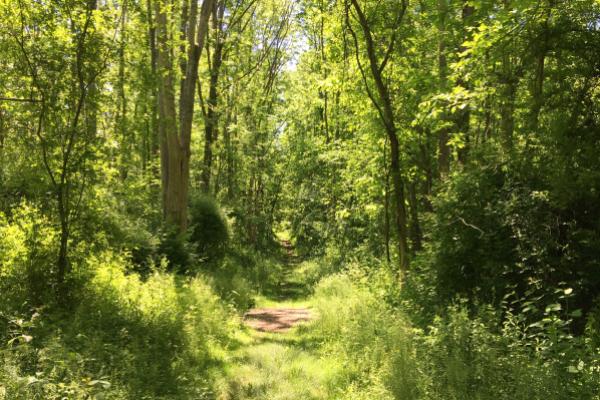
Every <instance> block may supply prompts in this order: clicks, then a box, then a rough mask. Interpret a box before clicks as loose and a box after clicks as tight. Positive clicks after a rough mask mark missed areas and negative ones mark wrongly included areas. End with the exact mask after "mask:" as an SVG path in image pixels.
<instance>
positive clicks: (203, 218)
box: [188, 195, 229, 263]
mask: <svg viewBox="0 0 600 400" xmlns="http://www.w3.org/2000/svg"><path fill="white" fill-rule="evenodd" d="M189 212H190V228H189V231H190V233H189V238H188V241H189V242H190V243H191V244H193V245H194V246H195V248H196V251H197V254H198V256H199V257H200V258H201V259H202V260H203V261H206V262H208V263H218V262H219V261H220V260H222V258H223V256H224V255H225V252H226V250H227V243H228V241H229V227H228V225H227V220H226V219H225V216H224V215H223V212H222V211H221V209H220V208H219V205H218V204H217V202H216V201H215V200H214V199H212V198H210V197H207V196H201V195H200V196H196V197H195V198H193V199H192V201H191V204H190V208H189Z"/></svg>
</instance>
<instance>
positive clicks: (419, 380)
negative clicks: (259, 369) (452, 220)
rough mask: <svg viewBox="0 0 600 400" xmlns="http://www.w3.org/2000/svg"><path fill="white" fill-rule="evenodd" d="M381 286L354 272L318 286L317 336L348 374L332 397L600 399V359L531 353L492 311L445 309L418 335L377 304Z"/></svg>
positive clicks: (577, 349)
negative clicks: (599, 361) (475, 311)
mask: <svg viewBox="0 0 600 400" xmlns="http://www.w3.org/2000/svg"><path fill="white" fill-rule="evenodd" d="M363 276H364V275H363ZM378 280H381V278H375V277H370V278H368V279H362V278H360V274H358V275H357V274H356V272H353V273H351V274H350V275H348V274H345V275H334V276H331V277H329V278H325V279H324V280H323V281H322V282H321V283H320V284H319V285H318V286H317V289H316V292H315V294H316V307H317V309H318V311H319V315H320V319H319V320H318V321H316V323H315V325H314V328H315V329H316V331H317V332H318V333H319V335H320V336H322V337H324V338H325V340H326V351H327V354H329V355H330V356H333V357H336V358H337V359H338V360H339V362H340V363H342V364H343V365H344V369H343V372H342V373H341V374H340V375H339V376H338V379H340V381H337V382H336V387H343V388H345V389H344V391H343V392H342V395H341V396H340V397H337V398H344V399H363V398H364V399H366V398H382V399H436V400H443V399H490V400H491V399H507V400H509V399H523V400H525V399H565V400H566V399H572V398H577V399H597V398H598V397H597V393H598V390H599V389H600V380H599V379H598V375H597V371H598V367H599V366H600V365H599V364H598V358H597V352H596V350H594V349H591V348H588V347H586V346H581V342H580V343H573V342H572V343H570V345H568V346H562V347H561V350H559V351H558V352H556V353H554V354H551V353H548V352H546V351H544V349H542V348H541V347H539V346H538V347H535V346H530V343H529V342H528V341H527V340H524V338H525V337H526V336H525V335H524V332H523V331H522V329H521V327H520V326H519V324H516V323H515V321H514V320H513V319H512V317H509V318H508V319H506V320H505V322H504V323H501V322H500V321H501V320H500V318H499V315H498V314H497V312H496V311H494V310H493V309H492V308H489V307H482V308H481V309H480V310H479V311H478V313H477V314H476V315H473V314H472V313H471V312H469V310H468V309H467V308H466V307H465V305H464V304H463V303H464V302H458V303H456V304H453V305H451V306H449V307H447V308H446V309H444V310H443V311H442V314H441V316H438V317H436V318H435V319H434V320H433V322H432V324H431V325H429V326H428V327H427V329H426V330H423V329H414V328H412V327H411V326H410V323H409V322H408V321H407V319H406V318H405V316H404V315H403V312H401V311H399V310H396V309H392V308H390V307H389V306H387V305H386V303H385V302H384V301H382V299H381V297H380V295H381V293H382V291H381V289H380V288H381V287H385V286H386V285H387V284H385V282H384V283H383V285H382V284H381V283H378V282H377V281H378ZM357 282H358V283H357ZM556 343H557V342H555V344H556Z"/></svg>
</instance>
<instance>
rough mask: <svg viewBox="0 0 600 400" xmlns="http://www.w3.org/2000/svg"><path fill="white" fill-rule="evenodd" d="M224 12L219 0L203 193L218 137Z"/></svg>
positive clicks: (205, 123)
mask: <svg viewBox="0 0 600 400" xmlns="http://www.w3.org/2000/svg"><path fill="white" fill-rule="evenodd" d="M224 12H225V3H224V2H223V1H221V2H220V3H219V4H216V5H215V9H214V12H213V21H212V22H213V32H214V36H215V37H214V44H215V48H214V52H213V57H212V63H211V64H210V85H209V89H208V101H207V110H206V117H205V119H204V165H203V168H202V190H203V192H204V193H209V192H210V180H211V175H212V164H213V147H214V143H215V142H216V140H217V137H218V119H219V112H218V110H217V107H218V103H219V90H218V85H219V77H220V73H221V66H222V65H223V45H224V43H223V37H222V36H223V22H222V19H223V14H224Z"/></svg>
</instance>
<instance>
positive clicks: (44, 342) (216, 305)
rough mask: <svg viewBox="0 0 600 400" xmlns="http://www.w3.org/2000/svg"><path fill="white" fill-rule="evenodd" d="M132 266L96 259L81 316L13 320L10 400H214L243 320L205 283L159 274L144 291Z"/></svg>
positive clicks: (3, 377) (7, 373)
mask: <svg viewBox="0 0 600 400" xmlns="http://www.w3.org/2000/svg"><path fill="white" fill-rule="evenodd" d="M124 266H125V259H124V258H123V257H120V256H115V255H111V254H109V253H107V254H104V255H101V256H93V255H91V256H90V257H89V262H88V265H87V266H86V268H87V269H88V270H91V271H94V273H93V277H92V278H91V280H90V281H89V283H88V284H87V285H86V286H85V288H84V293H85V295H84V296H82V298H81V304H80V305H79V307H77V308H76V310H74V311H73V312H70V313H68V314H67V313H64V312H63V311H60V310H52V309H48V310H41V311H40V313H41V316H35V317H28V316H23V317H21V318H10V320H11V321H12V322H10V323H9V325H10V327H11V329H10V335H9V336H8V337H7V339H8V340H10V343H11V344H10V345H9V347H8V348H7V349H6V350H4V351H2V352H1V353H0V382H2V384H0V387H2V389H0V390H4V391H5V392H6V398H10V399H15V400H20V399H23V400H30V399H44V400H45V399H56V400H58V399H62V398H68V399H82V400H83V399H88V398H104V399H115V400H116V399H119V400H123V399H208V398H211V396H212V394H211V391H212V389H211V388H212V382H213V377H212V375H213V372H212V371H213V370H214V368H213V367H216V366H217V365H218V364H217V362H218V360H219V358H220V357H221V354H222V352H223V351H224V350H223V348H224V346H226V345H227V344H228V337H229V335H230V333H231V331H232V330H233V329H235V328H236V326H237V321H236V319H235V318H234V317H233V316H232V315H231V314H230V313H229V312H228V311H227V309H226V308H225V307H223V306H222V305H221V303H220V300H219V298H218V297H217V296H216V295H215V294H214V293H213V292H212V290H211V288H210V286H209V285H207V284H206V283H205V281H204V280H203V279H201V278H185V279H184V278H181V277H176V276H175V275H173V274H168V273H163V272H154V273H153V274H152V275H150V276H149V277H148V278H147V279H146V280H145V281H142V280H141V279H140V278H139V276H138V275H137V274H129V275H127V274H126V273H125V272H124ZM24 321H25V322H24ZM30 321H31V322H30Z"/></svg>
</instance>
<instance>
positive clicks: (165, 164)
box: [156, 0, 213, 232]
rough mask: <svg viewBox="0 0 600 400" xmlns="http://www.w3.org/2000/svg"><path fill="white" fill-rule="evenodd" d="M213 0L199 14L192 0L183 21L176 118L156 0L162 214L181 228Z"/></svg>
mask: <svg viewBox="0 0 600 400" xmlns="http://www.w3.org/2000/svg"><path fill="white" fill-rule="evenodd" d="M212 4H213V0H204V2H203V3H202V9H201V12H200V17H199V19H198V16H197V3H196V2H195V1H192V3H191V7H190V10H189V14H188V22H187V24H186V35H185V36H186V39H187V42H188V43H187V45H188V46H187V58H186V59H185V65H184V67H185V70H184V74H183V78H182V80H181V91H180V94H179V119H178V118H177V111H176V106H175V92H174V84H175V73H174V70H173V60H172V58H171V54H172V50H173V48H172V44H171V43H170V42H169V18H168V15H167V11H166V9H165V7H162V5H161V2H160V1H156V41H157V69H158V84H159V90H158V106H159V107H158V108H159V132H160V134H161V168H162V186H163V188H162V189H163V217H164V219H165V221H166V222H167V223H169V224H172V225H174V226H176V227H177V228H178V229H179V231H180V232H183V231H185V230H186V228H187V224H188V221H187V203H188V190H189V174H190V165H189V162H190V142H191V135H192V120H193V114H194V94H195V89H196V82H197V80H198V63H199V60H200V54H201V50H202V48H203V46H204V39H205V37H206V31H207V29H208V20H209V17H210V10H211V8H212Z"/></svg>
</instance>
